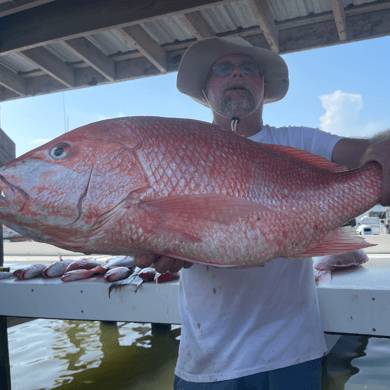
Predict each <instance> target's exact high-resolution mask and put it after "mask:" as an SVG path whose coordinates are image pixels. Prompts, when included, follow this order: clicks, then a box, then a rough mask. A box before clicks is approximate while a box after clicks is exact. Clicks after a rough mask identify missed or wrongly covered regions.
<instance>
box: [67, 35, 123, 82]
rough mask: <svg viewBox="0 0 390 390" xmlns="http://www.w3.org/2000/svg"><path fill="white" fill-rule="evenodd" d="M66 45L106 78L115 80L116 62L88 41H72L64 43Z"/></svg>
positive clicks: (84, 39) (82, 39) (81, 39)
mask: <svg viewBox="0 0 390 390" xmlns="http://www.w3.org/2000/svg"><path fill="white" fill-rule="evenodd" d="M64 44H65V45H66V46H67V47H68V48H69V49H71V50H72V51H73V52H74V53H76V54H77V55H78V56H79V57H80V58H81V59H82V60H83V61H85V62H86V63H87V64H89V65H90V66H92V68H94V69H96V70H97V71H98V72H100V73H101V74H102V75H103V76H104V77H105V78H107V79H108V80H110V81H114V80H115V62H114V61H113V60H112V59H111V58H110V57H108V56H106V55H105V54H104V53H103V52H102V51H101V50H99V49H98V48H97V47H96V46H95V45H94V44H93V43H92V42H90V41H88V39H86V38H84V37H81V38H75V39H70V40H68V41H64Z"/></svg>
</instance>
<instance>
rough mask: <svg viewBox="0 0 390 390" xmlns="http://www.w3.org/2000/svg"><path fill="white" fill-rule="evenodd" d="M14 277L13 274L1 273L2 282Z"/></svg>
mask: <svg viewBox="0 0 390 390" xmlns="http://www.w3.org/2000/svg"><path fill="white" fill-rule="evenodd" d="M11 276H12V272H0V280H1V279H8V278H10V277H11Z"/></svg>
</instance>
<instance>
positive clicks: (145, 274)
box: [138, 267, 156, 282]
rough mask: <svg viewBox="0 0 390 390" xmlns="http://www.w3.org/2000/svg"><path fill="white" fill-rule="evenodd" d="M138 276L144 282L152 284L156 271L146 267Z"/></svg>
mask: <svg viewBox="0 0 390 390" xmlns="http://www.w3.org/2000/svg"><path fill="white" fill-rule="evenodd" d="M138 276H139V277H140V278H141V279H142V280H143V281H144V282H153V281H154V278H155V276H156V270H155V269H154V268H151V267H148V268H143V269H142V270H141V271H140V272H139V274H138Z"/></svg>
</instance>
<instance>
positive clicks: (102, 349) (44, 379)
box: [8, 319, 390, 390]
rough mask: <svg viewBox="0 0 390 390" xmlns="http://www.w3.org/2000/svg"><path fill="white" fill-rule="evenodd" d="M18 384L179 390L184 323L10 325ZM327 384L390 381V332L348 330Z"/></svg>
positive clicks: (331, 359) (377, 389) (369, 385)
mask: <svg viewBox="0 0 390 390" xmlns="http://www.w3.org/2000/svg"><path fill="white" fill-rule="evenodd" d="M8 338H9V349H10V363H11V382H12V389H13V390H38V389H39V390H43V389H45V390H48V389H59V390H73V389H83V390H84V389H86V390H89V389H91V390H92V389H93V390H100V389H101V390H108V389H115V390H124V389H131V390H141V389H143V390H156V389H158V390H168V389H169V390H171V389H172V383H173V378H174V367H175V364H176V359H177V353H178V346H179V339H180V326H173V327H172V330H171V331H169V332H166V333H153V334H152V329H151V326H150V324H137V323H123V322H122V323H117V324H116V323H109V322H99V321H68V320H66V321H65V320H44V319H39V320H34V321H31V322H28V323H25V324H21V325H17V326H14V327H12V328H9V329H8ZM323 363H324V365H323V384H324V390H344V389H345V390H361V389H369V390H385V389H390V340H389V339H386V338H377V337H366V336H342V337H341V338H340V340H339V341H338V342H337V344H336V345H335V346H334V348H333V349H332V351H331V352H330V353H329V355H328V356H327V357H326V358H324V362H323Z"/></svg>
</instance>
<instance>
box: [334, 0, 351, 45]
mask: <svg viewBox="0 0 390 390" xmlns="http://www.w3.org/2000/svg"><path fill="white" fill-rule="evenodd" d="M332 9H333V14H334V20H335V22H336V27H337V32H338V34H339V38H340V41H346V40H347V19H346V17H345V12H344V7H343V3H342V0H332Z"/></svg>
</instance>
